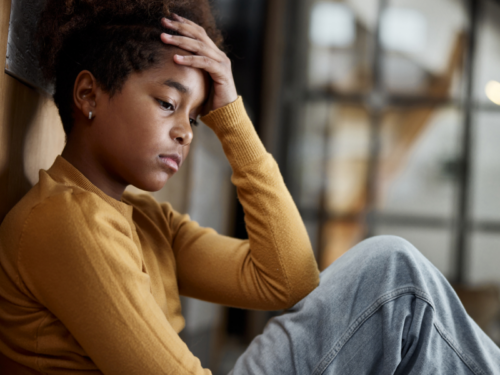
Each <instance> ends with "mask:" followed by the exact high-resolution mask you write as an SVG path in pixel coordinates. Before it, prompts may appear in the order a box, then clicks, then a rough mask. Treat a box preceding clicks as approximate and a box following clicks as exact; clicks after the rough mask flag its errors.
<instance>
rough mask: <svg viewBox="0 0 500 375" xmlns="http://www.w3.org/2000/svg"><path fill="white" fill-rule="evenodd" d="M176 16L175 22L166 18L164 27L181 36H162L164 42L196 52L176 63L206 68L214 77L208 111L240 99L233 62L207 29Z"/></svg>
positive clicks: (179, 56) (175, 59) (175, 57)
mask: <svg viewBox="0 0 500 375" xmlns="http://www.w3.org/2000/svg"><path fill="white" fill-rule="evenodd" d="M173 17H174V20H170V19H168V18H163V19H162V24H163V26H164V27H166V28H168V29H171V30H175V31H177V32H178V33H179V34H180V35H179V36H177V35H170V34H167V33H162V34H161V40H162V42H163V43H165V44H169V45H173V46H177V47H179V48H182V49H184V50H186V51H189V52H191V53H193V55H191V54H190V55H177V54H176V55H174V61H175V63H177V64H179V65H184V66H190V67H193V68H198V69H203V70H205V71H206V72H207V73H208V74H210V77H211V78H212V81H213V87H212V93H211V99H210V102H209V104H208V108H207V112H208V111H211V110H216V109H218V108H221V107H223V106H225V105H227V104H229V103H232V102H234V101H235V100H236V99H238V94H237V92H236V86H235V84H234V79H233V73H232V71H231V60H229V58H228V57H227V56H226V54H225V53H224V52H222V51H221V50H220V49H219V48H218V47H217V46H216V45H215V43H214V42H213V41H212V40H211V39H210V37H209V36H208V35H207V33H206V32H205V29H204V28H203V27H201V26H199V25H197V24H196V23H194V22H192V21H189V20H188V19H185V18H182V17H180V16H178V15H176V14H174V15H173Z"/></svg>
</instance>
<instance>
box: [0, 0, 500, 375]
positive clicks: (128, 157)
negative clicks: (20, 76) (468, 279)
mask: <svg viewBox="0 0 500 375" xmlns="http://www.w3.org/2000/svg"><path fill="white" fill-rule="evenodd" d="M39 36H40V39H39V45H40V48H41V57H40V65H41V67H42V69H43V71H44V73H45V76H46V77H47V79H48V80H50V81H51V82H53V83H54V84H55V94H54V101H55V103H56V105H57V107H58V109H59V113H60V116H61V120H62V123H63V126H64V130H65V132H66V136H67V143H66V146H65V148H64V151H63V153H62V155H61V156H58V157H57V159H56V160H55V162H54V164H53V166H52V167H51V168H50V169H49V170H47V171H44V170H42V171H40V181H39V183H38V184H36V185H35V186H34V187H33V189H32V190H31V191H30V192H29V193H28V194H27V195H26V196H25V197H24V198H23V199H22V200H21V201H20V202H19V203H18V204H17V205H16V206H15V207H14V209H13V210H12V211H11V212H10V213H9V214H8V216H7V217H6V219H5V220H4V222H3V223H2V225H1V227H0V352H1V353H2V354H1V355H0V369H1V371H2V374H8V375H20V374H54V375H55V374H83V373H86V374H89V373H92V374H117V375H118V374H126V375H135V374H137V375H159V374H175V375H180V374H208V373H210V372H209V370H206V369H203V368H202V367H201V365H200V362H199V360H198V359H197V358H195V357H194V356H193V355H192V354H191V353H190V352H189V350H188V348H187V346H186V345H185V344H184V343H183V342H182V340H181V339H180V338H179V336H178V333H179V332H180V331H181V330H182V328H183V326H184V319H183V317H182V314H181V305H180V300H179V295H185V296H190V297H194V298H199V299H203V300H206V301H211V302H215V303H220V304H224V305H228V306H235V307H241V308H252V309H269V310H278V309H286V308H290V310H289V312H288V313H286V314H284V315H282V316H281V317H278V318H275V319H273V320H272V321H271V322H270V323H269V324H268V326H267V328H266V330H265V332H264V333H263V334H262V335H261V336H259V337H258V338H256V339H255V340H254V341H253V342H252V344H251V345H250V347H249V348H248V350H247V351H246V352H245V354H243V356H242V357H241V358H240V359H239V360H238V363H237V364H236V367H235V369H234V370H233V373H234V374H238V375H239V374H269V375H275V374H287V375H289V374H301V375H305V374H337V373H338V374H368V373H373V374H393V373H397V374H431V373H433V374H434V373H440V374H471V373H473V374H493V373H495V372H496V373H499V372H500V354H499V350H498V348H497V347H496V346H495V345H494V344H493V343H492V342H491V340H489V339H488V338H487V337H486V335H485V334H484V333H483V332H482V331H481V330H480V329H479V328H478V327H477V326H476V325H475V324H474V323H473V322H472V320H471V319H470V318H469V317H468V316H467V314H466V313H465V311H464V310H463V307H462V306H461V304H460V302H459V300H458V299H457V297H456V295H455V294H454V292H453V290H452V289H451V287H450V286H449V284H448V283H447V282H446V280H445V279H444V277H443V276H442V275H441V274H439V272H438V271H437V270H436V269H435V268H434V267H433V266H432V265H431V264H430V263H429V262H428V261H427V260H426V259H425V258H424V257H423V256H422V255H421V254H420V253H419V252H418V251H417V250H416V249H414V248H413V247H412V246H411V245H410V244H409V243H407V242H406V241H404V240H402V239H398V238H395V237H379V238H375V239H371V240H367V241H365V242H363V243H361V244H360V245H358V246H357V247H355V248H354V249H352V250H351V251H349V252H348V253H347V254H346V255H345V256H343V257H342V258H340V259H339V260H338V261H337V262H335V263H334V264H333V265H332V266H331V267H329V268H328V269H327V270H326V271H325V272H323V273H322V274H321V282H320V278H319V273H318V269H317V266H316V263H315V260H314V257H313V253H312V250H311V246H310V243H309V240H308V237H307V233H306V230H305V228H304V225H303V223H302V221H301V218H300V215H299V213H298V211H297V209H296V207H295V205H294V203H293V201H292V199H291V197H290V195H289V193H288V192H287V190H286V187H285V185H284V183H283V180H282V178H281V175H280V173H279V170H278V167H277V165H276V163H275V161H274V160H273V158H272V157H271V156H270V155H269V154H268V153H266V151H265V149H264V147H263V145H262V143H261V142H260V140H259V138H258V137H257V135H256V133H255V131H254V128H253V126H252V124H251V123H250V121H249V119H248V117H247V115H246V113H245V109H244V106H243V102H242V99H241V98H240V97H238V95H237V92H236V89H235V85H234V82H233V78H232V74H231V64H230V61H229V59H228V58H227V57H226V55H225V54H224V53H223V52H222V51H221V50H220V49H219V47H220V45H221V42H222V40H221V37H220V33H219V32H218V30H217V29H216V27H215V22H214V20H213V17H212V15H211V12H210V8H209V5H208V2H207V1H206V0H203V1H200V0H196V1H195V0H164V1H162V0H135V1H133V0H121V1H118V0H107V1H95V0H48V1H47V4H46V8H45V10H44V12H43V14H42V16H41V20H40V25H39ZM200 115H202V116H203V117H201V120H202V121H203V123H205V124H206V125H208V126H209V127H210V128H211V129H212V130H213V131H214V132H215V133H216V134H217V136H218V137H219V139H220V141H221V143H222V146H223V148H224V151H225V153H226V156H227V158H228V160H229V162H230V163H231V166H232V169H233V178H232V181H233V183H234V184H235V185H236V187H237V191H238V197H239V199H240V201H241V203H242V205H243V207H244V210H245V220H246V226H247V230H248V234H249V240H247V241H243V240H237V239H234V238H229V237H225V236H221V235H218V234H217V233H215V232H214V231H213V230H211V229H206V228H201V227H199V226H198V225H197V224H196V223H195V222H192V221H190V219H189V217H188V216H186V215H182V214H180V213H178V212H176V211H174V210H173V209H172V207H171V206H170V205H169V204H168V203H158V202H156V201H155V200H154V199H153V198H151V197H150V196H147V195H133V194H130V193H127V192H125V188H126V187H127V186H128V185H134V186H136V187H138V188H140V189H143V190H148V191H156V190H159V189H161V188H162V187H163V186H164V184H165V183H166V182H167V181H168V179H169V178H170V177H171V176H172V175H173V174H174V173H176V172H177V171H178V169H179V168H180V167H181V165H182V163H183V161H184V160H185V158H186V157H187V154H188V151H189V146H190V143H191V141H192V139H193V131H192V126H194V125H196V123H197V118H198V116H200ZM318 283H319V287H318ZM311 292H312V293H311ZM306 296H307V297H306ZM304 297H306V298H304Z"/></svg>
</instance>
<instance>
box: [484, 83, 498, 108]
mask: <svg viewBox="0 0 500 375" xmlns="http://www.w3.org/2000/svg"><path fill="white" fill-rule="evenodd" d="M485 92H486V96H487V97H488V99H490V100H491V101H492V102H493V103H495V104H497V105H500V82H497V81H490V82H488V84H487V85H486V89H485Z"/></svg>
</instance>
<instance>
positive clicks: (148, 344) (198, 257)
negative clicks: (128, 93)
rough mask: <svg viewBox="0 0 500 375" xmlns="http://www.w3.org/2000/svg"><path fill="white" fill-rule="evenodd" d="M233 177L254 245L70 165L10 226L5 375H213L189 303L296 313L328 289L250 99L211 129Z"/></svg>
mask: <svg viewBox="0 0 500 375" xmlns="http://www.w3.org/2000/svg"><path fill="white" fill-rule="evenodd" d="M202 120H203V122H204V123H206V124H207V125H208V126H209V127H211V128H212V129H213V130H214V131H215V133H216V134H217V136H218V137H219V139H220V141H221V142H222V145H223V147H224V151H225V153H226V156H227V158H228V159H229V162H230V163H231V166H232V168H233V177H232V181H233V183H234V184H235V185H236V187H237V191H238V197H239V199H240V201H241V203H242V204H243V207H244V210H245V220H246V225H247V230H248V235H249V240H248V241H243V240H238V239H234V238H230V237H225V236H222V235H219V234H217V233H215V231H213V230H211V229H207V228H201V227H200V226H198V224H197V223H196V222H193V221H190V219H189V217H188V216H187V215H181V214H179V213H177V212H176V211H174V210H173V209H172V207H171V206H170V205H169V204H168V203H158V202H156V201H155V200H154V199H153V198H151V197H150V196H148V195H133V194H129V193H125V194H124V195H123V198H122V201H117V200H115V199H113V198H111V197H109V196H107V195H106V194H104V193H103V192H102V191H101V190H99V189H98V188H97V187H96V186H94V185H93V184H92V183H91V182H90V181H89V180H88V179H87V178H86V177H85V176H84V175H83V174H81V173H80V172H79V171H78V170H77V169H76V168H75V167H73V166H72V165H71V164H70V163H69V162H67V161H66V160H65V159H63V158H62V157H60V156H59V157H58V158H57V159H56V161H55V163H54V165H53V166H52V167H51V168H50V169H49V170H48V171H44V170H41V171H40V181H39V183H38V184H37V185H35V186H34V187H33V189H32V190H31V191H30V192H29V193H28V194H27V195H26V196H25V197H24V198H23V199H22V200H21V201H20V202H19V203H18V204H17V205H16V206H15V207H14V209H13V210H12V211H11V212H10V213H9V214H8V215H7V217H6V219H5V220H4V222H3V223H2V225H1V226H0V352H1V353H2V354H1V355H0V373H1V374H8V375H18V374H39V373H43V374H82V373H84V372H85V374H103V373H104V374H116V375H135V374H137V375H160V374H175V375H183V374H210V371H209V370H206V369H202V367H201V365H200V362H199V360H198V359H197V358H195V357H194V356H193V355H192V354H191V352H190V351H189V350H188V348H187V346H186V345H185V344H184V343H183V342H182V340H181V339H180V338H179V336H178V333H179V332H180V331H181V330H182V328H183V327H184V319H183V317H182V314H181V305H180V301H179V295H185V296H189V297H194V298H199V299H203V300H206V301H210V302H215V303H220V304H224V305H228V306H236V307H242V308H251V309H283V308H287V307H290V306H292V305H293V304H295V303H296V302H298V301H299V300H300V299H302V298H303V297H304V296H306V295H307V294H308V293H309V292H311V291H312V290H313V289H314V288H315V287H316V286H317V284H318V281H319V279H318V269H317V267H316V263H315V261H314V257H313V254H312V251H311V245H310V242H309V239H308V236H307V233H306V230H305V228H304V225H303V223H302V221H301V218H300V216H299V213H298V211H297V209H296V207H295V205H294V203H293V201H292V199H291V197H290V195H289V193H288V191H287V189H286V187H285V185H284V183H283V180H282V177H281V175H280V172H279V170H278V167H277V165H276V163H275V161H274V160H273V158H272V157H271V156H270V155H269V154H268V153H266V151H265V149H264V147H263V145H262V143H261V142H260V140H259V138H258V136H257V134H256V133H255V131H254V128H253V126H252V124H251V122H250V120H249V119H248V117H247V115H246V113H245V110H244V106H243V103H242V100H241V98H240V99H238V100H237V101H236V102H234V103H232V104H229V105H227V106H226V107H224V108H221V109H218V110H216V111H214V112H211V113H210V114H209V115H207V116H205V117H204V118H203V119H202Z"/></svg>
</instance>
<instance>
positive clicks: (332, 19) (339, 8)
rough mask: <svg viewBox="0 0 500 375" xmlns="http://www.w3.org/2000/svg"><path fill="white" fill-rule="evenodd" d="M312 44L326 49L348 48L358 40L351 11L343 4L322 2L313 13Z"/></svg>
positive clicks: (314, 8) (315, 6)
mask: <svg viewBox="0 0 500 375" xmlns="http://www.w3.org/2000/svg"><path fill="white" fill-rule="evenodd" d="M310 38H311V42H312V43H313V44H315V45H317V46H324V47H348V46H350V45H352V43H353V42H354V40H355V39H356V23H355V20H354V15H353V13H352V11H351V9H350V8H349V7H348V6H346V5H344V4H341V3H332V2H320V3H317V4H315V5H314V7H313V9H312V12H311V29H310Z"/></svg>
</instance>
